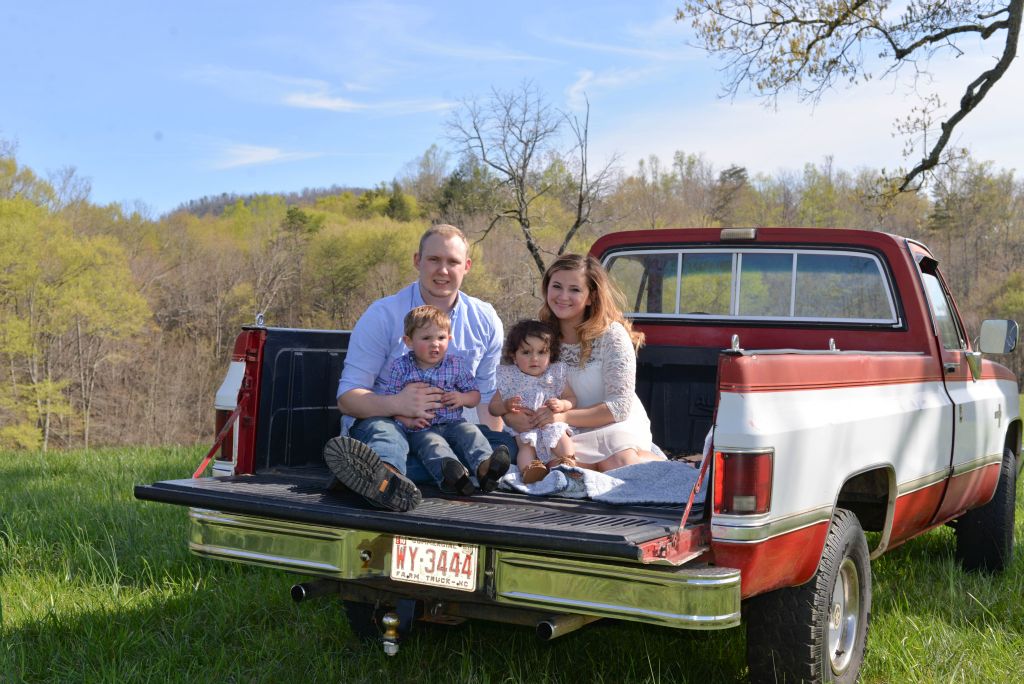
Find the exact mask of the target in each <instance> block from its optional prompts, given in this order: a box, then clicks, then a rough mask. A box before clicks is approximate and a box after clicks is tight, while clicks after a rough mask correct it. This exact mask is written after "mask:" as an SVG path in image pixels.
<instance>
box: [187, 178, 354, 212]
mask: <svg viewBox="0 0 1024 684" xmlns="http://www.w3.org/2000/svg"><path fill="white" fill-rule="evenodd" d="M368 189H369V188H353V187H343V186H340V185H332V186H331V187H329V188H303V189H302V190H301V191H300V192H275V193H265V192H260V193H250V194H247V195H240V194H237V193H234V192H222V193H221V194H219V195H208V196H206V197H200V198H199V199H194V200H189V201H187V202H182V203H181V204H179V205H178V206H177V207H175V208H174V209H173V210H171V212H170V213H171V214H174V213H176V212H179V211H185V212H188V213H190V214H194V215H196V216H206V215H207V214H212V215H213V216H220V215H221V214H223V213H224V209H225V208H227V207H228V206H230V205H232V204H235V203H236V202H237V201H238V200H242V201H243V202H245V203H246V204H248V203H249V201H250V200H252V199H254V198H256V197H265V196H266V195H268V194H272V195H276V196H278V197H283V198H284V201H285V203H286V204H288V205H289V206H295V205H298V206H309V205H312V204H314V203H315V202H316V201H317V200H318V199H320V198H321V197H330V196H332V195H340V194H342V193H344V192H351V193H352V194H353V195H355V196H357V197H358V196H359V195H361V194H363V193H364V192H366V191H367V190H368Z"/></svg>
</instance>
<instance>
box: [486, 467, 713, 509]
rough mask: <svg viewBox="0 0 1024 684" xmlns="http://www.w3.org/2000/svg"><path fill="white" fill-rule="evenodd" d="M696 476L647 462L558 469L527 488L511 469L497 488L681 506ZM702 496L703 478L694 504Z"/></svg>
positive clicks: (691, 471)
mask: <svg viewBox="0 0 1024 684" xmlns="http://www.w3.org/2000/svg"><path fill="white" fill-rule="evenodd" d="M699 474H700V471H699V470H698V469H697V468H694V467H693V466H692V465H690V464H689V463H684V462H681V461H648V462H646V463H637V464H635V465H629V466H625V467H622V468H616V469H615V470H609V471H608V472H607V473H599V472H597V471H594V470H583V469H582V468H570V467H566V466H558V467H556V468H554V469H552V471H551V472H550V473H548V474H547V477H545V478H544V479H543V480H541V481H539V482H534V483H533V484H528V485H527V484H523V480H522V477H521V476H520V474H519V471H518V470H517V469H516V468H515V466H513V467H512V468H511V469H510V470H509V472H508V474H507V475H505V477H503V478H501V487H502V489H509V490H512V491H516V492H521V493H523V494H530V495H533V496H562V497H568V498H571V499H592V500H594V501H602V502H604V503H610V504H678V505H683V504H685V503H686V502H687V500H688V499H689V498H690V491H691V490H692V489H693V485H694V483H695V482H696V481H697V476H698V475H699ZM706 493H707V479H706V478H705V480H704V482H702V483H701V489H700V492H698V494H697V498H696V500H697V501H703V500H704V497H705V495H706Z"/></svg>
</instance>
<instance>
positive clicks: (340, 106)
mask: <svg viewBox="0 0 1024 684" xmlns="http://www.w3.org/2000/svg"><path fill="white" fill-rule="evenodd" d="M281 103H282V104H284V105H287V106H289V107H298V108H300V109H326V110H328V111H332V112H355V111H359V110H361V109H366V105H364V104H359V103H358V102H353V101H352V100H346V99H344V98H341V97H332V96H331V95H328V94H327V93H326V92H323V91H320V92H313V93H288V94H286V95H285V96H284V97H283V98H282V99H281Z"/></svg>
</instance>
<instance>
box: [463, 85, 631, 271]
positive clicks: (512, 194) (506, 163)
mask: <svg viewBox="0 0 1024 684" xmlns="http://www.w3.org/2000/svg"><path fill="white" fill-rule="evenodd" d="M589 122H590V105H589V103H588V104H587V108H586V111H585V113H584V114H583V116H582V117H578V116H576V115H574V114H569V113H566V112H563V111H560V110H558V109H556V108H554V107H553V106H552V105H551V104H550V103H549V102H547V100H546V99H545V97H544V95H543V93H541V91H540V90H539V89H538V88H537V87H536V86H535V85H534V84H533V83H532V82H529V81H527V82H525V83H523V84H522V86H520V87H519V88H518V89H517V90H514V91H507V92H506V91H501V90H498V89H493V90H492V91H491V95H490V97H488V98H487V99H486V100H483V101H480V100H476V99H472V100H466V101H464V102H463V104H462V106H461V107H460V108H459V109H458V110H457V111H456V112H455V113H454V114H453V115H452V117H451V119H449V121H448V131H449V137H450V139H451V140H452V142H454V143H455V145H456V146H457V147H458V148H459V151H460V152H461V153H462V154H463V155H466V156H468V157H470V158H471V159H473V160H474V161H475V162H476V163H478V164H480V165H481V166H482V167H483V168H485V169H486V170H487V171H488V173H489V174H490V175H492V176H493V178H494V180H495V182H496V184H497V185H498V186H499V187H500V189H501V190H502V192H501V193H499V203H498V205H497V207H496V209H495V210H494V212H493V213H492V216H491V218H490V222H489V225H488V226H487V228H486V229H485V230H484V234H483V237H481V239H484V238H485V237H486V236H487V234H488V233H490V231H491V230H493V229H494V228H495V227H496V226H498V225H500V224H501V223H503V222H506V221H508V222H512V223H514V224H515V225H517V226H518V227H519V230H520V232H521V233H522V236H523V238H524V240H525V242H526V248H527V250H528V251H529V252H530V256H531V258H532V259H533V262H534V264H535V265H536V267H537V270H538V271H539V272H540V273H544V270H545V268H546V266H545V263H544V256H543V254H542V251H543V250H542V248H541V246H540V243H539V241H538V239H537V236H536V231H535V226H534V215H533V213H532V208H533V206H534V204H535V202H536V201H537V200H538V199H540V198H541V197H544V196H546V195H554V194H555V193H556V192H558V191H559V188H558V187H557V186H556V183H555V182H554V181H553V180H552V179H549V178H545V176H544V174H543V168H544V165H545V162H546V161H548V160H550V159H551V157H552V156H557V157H559V158H562V159H569V160H571V161H570V163H568V164H566V169H567V170H569V171H570V172H571V174H572V182H571V188H572V190H571V193H570V194H571V198H569V202H570V204H571V213H572V217H573V218H572V223H571V224H570V225H569V226H567V227H566V230H565V233H564V237H563V239H562V241H561V245H560V246H559V247H558V251H557V252H556V253H557V254H562V253H563V252H564V251H565V250H566V249H567V248H568V246H569V243H570V241H571V240H572V238H573V237H574V236H575V235H576V234H577V233H578V232H579V230H580V229H581V228H582V227H583V226H585V225H586V224H588V223H590V222H591V215H592V212H593V209H594V206H595V204H596V203H597V202H598V201H599V199H600V197H601V196H602V195H603V193H604V192H605V191H606V190H607V187H608V185H609V184H610V181H611V177H612V167H613V166H614V162H615V160H614V159H612V160H610V161H609V162H608V163H607V164H605V165H604V166H603V167H601V168H600V169H598V170H597V171H596V172H594V171H592V170H591V167H590V162H589V149H588V145H589ZM566 135H568V136H569V137H570V138H571V144H570V146H569V151H568V153H565V154H563V153H562V152H561V150H560V145H561V144H563V140H564V138H565V137H566Z"/></svg>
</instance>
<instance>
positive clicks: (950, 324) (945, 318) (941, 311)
mask: <svg viewBox="0 0 1024 684" xmlns="http://www.w3.org/2000/svg"><path fill="white" fill-rule="evenodd" d="M921 280H922V282H923V283H924V289H925V293H926V294H927V296H928V307H929V308H930V309H931V312H932V320H933V321H934V322H935V331H936V332H937V333H938V335H939V340H940V341H941V342H942V347H943V349H966V348H967V343H966V342H965V340H966V335H964V332H963V328H962V326H961V325H960V321H959V319H958V318H957V315H956V309H954V308H953V303H952V301H951V300H950V298H949V294H948V293H947V292H946V288H945V287H944V286H943V284H942V281H941V280H940V279H939V275H938V271H937V269H936V268H935V263H934V262H933V261H932V260H931V259H924V260H922V262H921Z"/></svg>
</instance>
